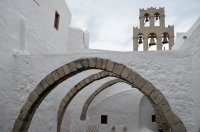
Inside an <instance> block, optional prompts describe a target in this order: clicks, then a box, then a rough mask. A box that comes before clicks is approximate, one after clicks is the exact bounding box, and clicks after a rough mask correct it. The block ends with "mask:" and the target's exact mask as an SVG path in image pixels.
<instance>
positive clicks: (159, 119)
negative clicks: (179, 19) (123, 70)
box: [80, 79, 162, 129]
mask: <svg viewBox="0 0 200 132" xmlns="http://www.w3.org/2000/svg"><path fill="white" fill-rule="evenodd" d="M120 82H123V83H127V82H126V81H124V80H122V79H114V80H111V81H108V82H106V83H104V84H103V85H101V86H100V87H99V88H98V89H97V90H95V91H94V92H93V93H92V94H91V95H90V96H89V97H88V99H87V100H86V101H85V103H84V106H83V108H82V111H81V116H80V119H81V120H86V115H87V111H88V108H89V105H90V104H91V102H92V101H93V99H94V98H95V97H96V96H97V95H98V94H99V93H100V92H102V91H103V90H105V89H107V88H108V87H110V86H112V85H115V84H117V83H120ZM133 88H134V86H133ZM143 98H145V96H143ZM149 102H150V104H151V105H152V108H153V110H154V112H155V114H156V117H157V121H156V122H157V124H158V129H159V128H162V122H161V121H162V120H161V117H160V116H159V114H158V110H156V108H155V107H154V106H153V104H152V102H151V101H149Z"/></svg>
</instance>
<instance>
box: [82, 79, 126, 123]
mask: <svg viewBox="0 0 200 132" xmlns="http://www.w3.org/2000/svg"><path fill="white" fill-rule="evenodd" d="M120 82H125V83H127V82H126V81H124V80H122V79H114V80H111V81H108V82H106V83H104V84H103V85H101V86H100V87H99V88H98V89H96V90H95V91H94V92H93V93H92V94H91V95H90V96H89V97H88V98H87V100H86V101H85V103H84V105H83V108H82V111H81V116H80V119H81V120H86V114H87V110H88V107H89V105H90V104H91V102H92V100H93V99H94V98H95V97H96V96H97V95H98V94H99V93H100V92H101V91H103V90H105V89H106V88H108V87H110V86H112V85H115V84H116V83H120Z"/></svg>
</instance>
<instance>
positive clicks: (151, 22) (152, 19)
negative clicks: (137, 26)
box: [150, 16, 154, 27]
mask: <svg viewBox="0 0 200 132" xmlns="http://www.w3.org/2000/svg"><path fill="white" fill-rule="evenodd" d="M150 26H151V27H153V26H154V16H150Z"/></svg>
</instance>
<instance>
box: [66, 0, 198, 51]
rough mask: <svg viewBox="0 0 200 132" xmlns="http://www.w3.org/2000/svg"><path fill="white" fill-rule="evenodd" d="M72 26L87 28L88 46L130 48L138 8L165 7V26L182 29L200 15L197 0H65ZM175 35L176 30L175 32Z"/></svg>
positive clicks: (126, 49) (128, 49)
mask: <svg viewBox="0 0 200 132" xmlns="http://www.w3.org/2000/svg"><path fill="white" fill-rule="evenodd" d="M66 2H67V5H68V7H69V9H70V11H71V13H72V26H75V27H79V28H81V29H83V30H87V31H88V32H89V34H90V48H92V49H103V50H116V51H132V47H133V46H132V43H133V42H132V34H133V30H132V29H133V27H135V26H138V24H139V18H138V16H139V9H140V8H149V7H157V8H159V7H165V15H166V17H165V19H166V26H167V25H174V26H175V32H185V31H187V30H188V29H189V28H190V27H191V25H192V24H193V23H194V22H195V21H196V20H197V18H198V17H199V16H200V8H199V6H200V0H184V1H183V0H66ZM175 35H176V34H175Z"/></svg>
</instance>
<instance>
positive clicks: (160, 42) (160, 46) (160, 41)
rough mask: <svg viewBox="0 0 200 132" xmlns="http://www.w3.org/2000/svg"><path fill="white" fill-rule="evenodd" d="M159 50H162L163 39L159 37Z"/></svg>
mask: <svg viewBox="0 0 200 132" xmlns="http://www.w3.org/2000/svg"><path fill="white" fill-rule="evenodd" d="M157 50H162V37H160V36H158V37H157Z"/></svg>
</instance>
